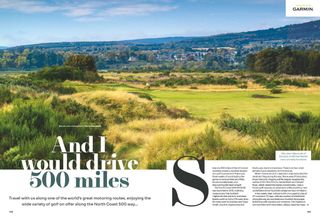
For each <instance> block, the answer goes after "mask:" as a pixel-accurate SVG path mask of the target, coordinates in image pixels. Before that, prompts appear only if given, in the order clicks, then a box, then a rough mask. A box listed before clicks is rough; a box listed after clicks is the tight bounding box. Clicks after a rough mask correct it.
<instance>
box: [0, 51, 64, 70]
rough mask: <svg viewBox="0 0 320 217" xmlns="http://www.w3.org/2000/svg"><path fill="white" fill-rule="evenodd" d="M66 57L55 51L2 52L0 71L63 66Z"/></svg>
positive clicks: (0, 52) (0, 55)
mask: <svg viewBox="0 0 320 217" xmlns="http://www.w3.org/2000/svg"><path fill="white" fill-rule="evenodd" d="M63 62H64V56H63V55H62V54H60V53H56V52H53V51H42V50H30V49H24V50H0V70H11V69H20V70H32V69H39V68H42V67H46V66H54V65H62V64H63Z"/></svg>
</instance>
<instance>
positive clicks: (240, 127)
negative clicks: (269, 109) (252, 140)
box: [218, 113, 265, 136]
mask: <svg viewBox="0 0 320 217" xmlns="http://www.w3.org/2000/svg"><path fill="white" fill-rule="evenodd" d="M218 125H219V126H220V128H222V129H232V130H237V131H238V132H240V133H242V134H247V135H250V136H258V135H260V134H261V133H263V131H264V128H265V126H264V123H263V122H262V120H261V119H258V118H252V119H245V118H235V117H232V116H231V115H229V114H226V113H225V114H222V115H221V117H220V119H219V121H218Z"/></svg>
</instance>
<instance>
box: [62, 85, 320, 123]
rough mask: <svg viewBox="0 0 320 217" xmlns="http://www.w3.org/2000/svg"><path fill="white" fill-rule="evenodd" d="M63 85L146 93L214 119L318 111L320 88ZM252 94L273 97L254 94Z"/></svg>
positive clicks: (84, 88)
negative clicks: (272, 89)
mask: <svg viewBox="0 0 320 217" xmlns="http://www.w3.org/2000/svg"><path fill="white" fill-rule="evenodd" d="M64 85H65V86H67V87H74V88H76V89H77V91H80V92H84V91H97V90H114V91H127V92H131V91H135V92H142V93H147V94H149V95H150V96H152V98H153V99H154V100H159V101H162V102H164V103H165V104H167V105H168V106H171V107H178V108H184V109H186V110H188V111H189V112H190V113H191V114H192V115H193V116H194V117H200V118H206V119H215V118H218V117H219V116H220V115H221V114H222V113H229V114H231V115H232V116H235V117H266V116H269V115H272V114H275V113H278V112H280V111H281V110H282V109H286V110H290V111H292V112H302V111H310V112H313V113H315V114H319V113H320V91H318V90H312V89H308V88H306V89H301V90H299V91H286V92H284V93H281V94H270V91H269V90H246V91H243V90H240V89H239V90H238V91H203V90H201V91H200V90H190V91H186V90H174V89H168V90H165V89H152V90H146V89H143V88H136V87H132V86H130V85H126V84H107V83H100V84H84V83H80V82H65V83H64ZM255 94H259V95H265V96H270V97H274V98H254V97H252V96H253V95H255Z"/></svg>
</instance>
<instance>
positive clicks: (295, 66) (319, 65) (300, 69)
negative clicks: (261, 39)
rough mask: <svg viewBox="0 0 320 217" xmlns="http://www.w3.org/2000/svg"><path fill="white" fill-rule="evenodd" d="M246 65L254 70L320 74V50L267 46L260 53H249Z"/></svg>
mask: <svg viewBox="0 0 320 217" xmlns="http://www.w3.org/2000/svg"><path fill="white" fill-rule="evenodd" d="M246 67H247V69H248V70H250V71H254V72H265V73H285V74H291V75H302V74H306V75H313V76H319V75H320V52H318V51H314V50H305V51H302V50H292V49H290V48H288V47H285V48H267V49H264V50H262V51H260V52H258V53H255V54H249V55H248V56H247V59H246Z"/></svg>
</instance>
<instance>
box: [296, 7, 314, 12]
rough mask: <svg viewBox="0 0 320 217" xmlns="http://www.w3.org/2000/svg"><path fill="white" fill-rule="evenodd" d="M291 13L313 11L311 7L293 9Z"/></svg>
mask: <svg viewBox="0 0 320 217" xmlns="http://www.w3.org/2000/svg"><path fill="white" fill-rule="evenodd" d="M292 10H293V11H313V7H293V8H292Z"/></svg>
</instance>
